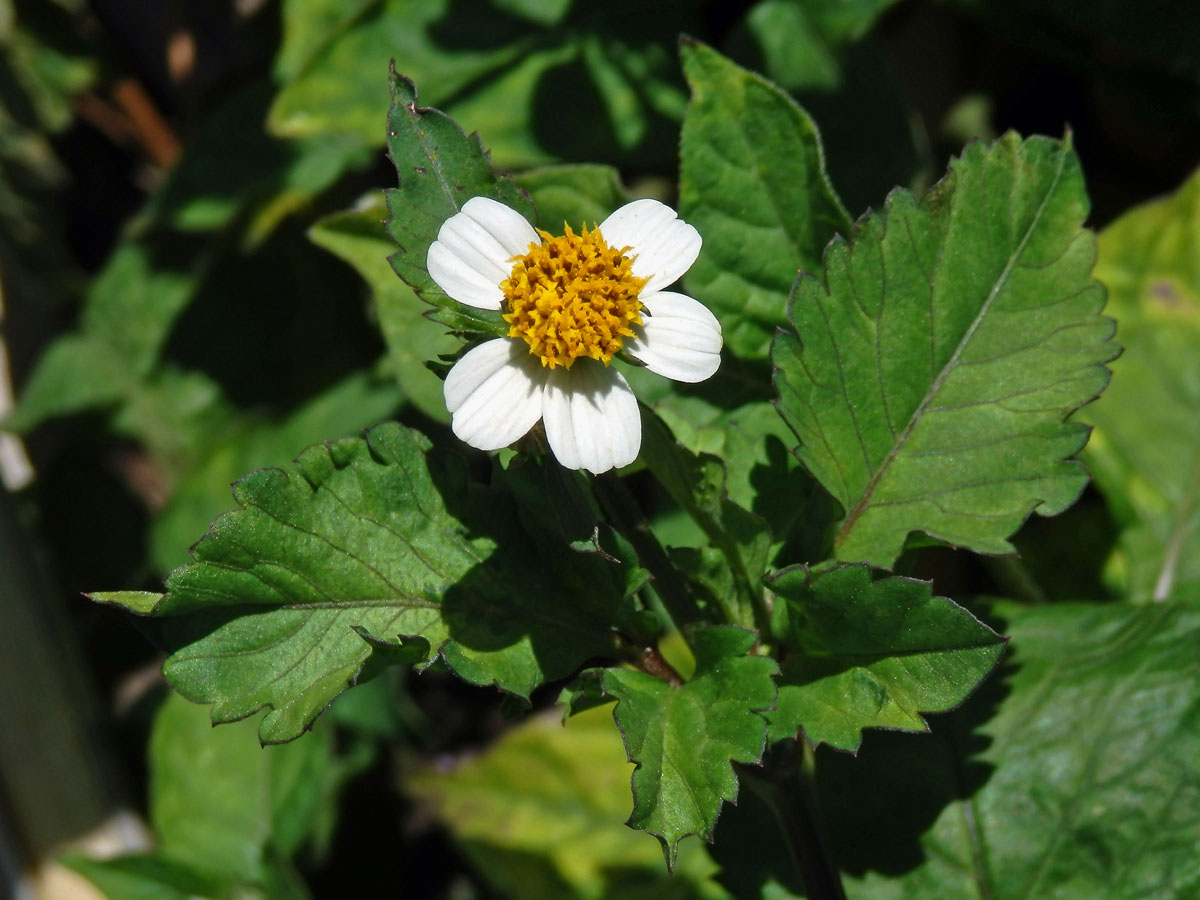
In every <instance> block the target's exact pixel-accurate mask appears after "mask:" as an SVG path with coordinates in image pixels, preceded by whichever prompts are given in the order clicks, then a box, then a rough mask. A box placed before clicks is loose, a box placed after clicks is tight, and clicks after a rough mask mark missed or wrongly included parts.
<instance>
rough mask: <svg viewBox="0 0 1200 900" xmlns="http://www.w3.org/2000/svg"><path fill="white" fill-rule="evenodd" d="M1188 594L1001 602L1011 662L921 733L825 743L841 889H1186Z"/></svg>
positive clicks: (1195, 634) (1190, 892)
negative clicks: (1139, 600)
mask: <svg viewBox="0 0 1200 900" xmlns="http://www.w3.org/2000/svg"><path fill="white" fill-rule="evenodd" d="M1196 599H1197V597H1196V596H1195V595H1191V596H1189V597H1188V598H1186V602H1184V603H1173V602H1168V603H1163V604H1154V605H1145V606H1130V605H1128V604H1103V605H1100V604H1094V605H1088V604H1052V605H1047V606H1036V607H1021V606H1018V605H1016V604H1012V603H1005V604H1002V605H999V606H997V607H996V608H995V610H994V611H995V613H996V614H998V615H999V616H1000V617H1001V618H1002V619H1003V620H1005V622H1006V626H1005V630H1006V631H1008V632H1009V633H1010V634H1011V636H1012V641H1011V644H1010V647H1011V650H1012V665H1011V666H1006V667H1005V669H1004V670H1002V673H1003V674H1001V676H1000V678H998V679H994V680H993V681H992V682H990V683H989V685H988V686H985V687H984V689H983V690H982V691H980V693H979V694H977V695H976V696H975V697H973V698H971V700H969V701H968V702H967V704H966V705H964V706H963V707H962V709H960V710H958V711H956V712H954V713H952V714H950V715H948V716H945V717H938V719H937V720H936V721H934V722H933V726H934V727H933V735H932V736H928V737H925V736H921V737H913V736H910V735H892V734H886V733H880V734H872V735H871V736H870V738H869V739H868V740H867V741H866V742H865V743H864V745H863V748H862V751H861V752H860V753H859V755H858V757H857V758H852V757H850V756H847V755H845V754H828V755H824V754H819V755H818V759H817V786H818V790H819V797H820V804H821V807H822V810H823V812H824V815H825V817H826V825H827V827H828V832H829V837H830V844H831V846H833V847H834V848H836V851H837V855H838V862H839V864H840V865H841V867H842V870H843V872H845V873H846V876H845V887H846V894H847V896H848V897H849V898H850V900H876V898H888V900H910V898H911V900H925V898H929V897H939V898H941V897H944V898H952V900H953V898H968V897H969V898H978V897H991V898H994V900H1023V898H1034V897H1055V898H1061V900H1093V898H1096V897H1110V898H1113V900H1126V898H1128V900H1132V898H1137V897H1170V898H1174V897H1180V898H1182V897H1191V896H1194V895H1195V894H1196V892H1197V890H1198V889H1200V857H1197V855H1196V846H1197V842H1198V841H1200V815H1198V812H1197V811H1198V810H1200V779H1198V778H1197V773H1196V760H1197V759H1198V758H1200V729H1197V728H1196V696H1197V692H1198V691H1200V611H1198V609H1197V606H1196V604H1195V601H1196Z"/></svg>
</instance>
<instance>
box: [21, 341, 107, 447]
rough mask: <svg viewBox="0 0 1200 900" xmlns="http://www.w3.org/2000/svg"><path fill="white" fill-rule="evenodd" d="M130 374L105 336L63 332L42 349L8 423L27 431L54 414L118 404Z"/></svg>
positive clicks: (58, 414) (67, 413) (60, 414)
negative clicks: (64, 333) (102, 339)
mask: <svg viewBox="0 0 1200 900" xmlns="http://www.w3.org/2000/svg"><path fill="white" fill-rule="evenodd" d="M130 378H131V376H130V373H129V371H128V369H127V368H126V366H125V361H124V360H123V359H121V357H120V356H118V355H117V354H116V352H114V350H113V349H112V347H110V346H108V345H107V344H105V343H104V342H103V341H100V340H98V339H96V338H95V337H93V336H91V335H84V334H67V335H63V336H62V337H60V338H58V339H57V340H56V341H54V342H53V343H52V344H50V345H49V346H48V347H47V348H46V349H45V351H43V353H42V355H41V358H40V359H39V360H38V363H37V367H36V368H35V369H34V370H33V373H32V374H31V375H30V376H29V380H28V381H27V382H26V383H25V386H24V388H23V389H22V391H21V396H20V403H19V404H18V406H17V408H16V411H15V412H13V414H12V415H11V416H9V417H8V418H6V419H5V420H4V423H3V424H4V427H5V428H6V429H8V430H10V431H16V432H26V431H30V430H31V429H33V428H34V427H35V426H36V425H38V424H39V423H40V422H43V421H45V420H46V419H50V418H53V417H55V416H63V415H69V414H70V413H74V412H79V411H80V410H84V409H92V408H94V407H97V406H107V405H109V404H115V403H116V402H117V401H119V400H120V399H121V397H122V396H124V394H125V392H126V390H128V385H129V381H130Z"/></svg>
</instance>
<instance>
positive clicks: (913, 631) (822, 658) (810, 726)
mask: <svg viewBox="0 0 1200 900" xmlns="http://www.w3.org/2000/svg"><path fill="white" fill-rule="evenodd" d="M770 584H771V588H772V589H773V590H774V591H775V592H776V593H777V594H778V597H779V599H778V600H777V601H776V602H777V603H781V604H786V621H787V625H786V628H785V629H783V631H784V633H783V634H780V635H778V636H779V638H780V639H781V640H782V642H783V644H784V646H785V648H786V654H787V655H786V656H785V658H784V662H783V674H782V677H781V679H780V687H779V703H778V707H777V709H776V711H775V712H772V713H769V714H768V716H767V718H768V720H769V721H770V739H771V741H772V742H774V741H778V740H782V739H784V738H790V737H795V736H797V735H798V734H800V733H801V732H803V734H804V736H805V737H806V738H807V739H808V740H809V741H810V742H811V743H812V744H813V745H814V746H816V745H818V744H822V743H825V744H829V745H830V746H831V747H836V748H838V749H840V750H850V751H854V750H857V749H858V747H859V744H860V743H861V742H862V729H864V728H893V729H897V730H900V731H927V730H928V727H927V726H926V724H925V719H924V718H922V716H921V713H923V712H944V711H946V710H948V709H952V708H954V707H955V706H957V705H958V704H960V703H961V702H962V701H963V700H964V699H965V698H966V697H967V695H968V694H970V693H971V692H972V691H973V690H974V689H975V688H976V686H977V685H978V684H979V682H980V681H982V680H983V679H984V678H986V677H987V675H988V673H989V672H991V671H992V669H993V668H995V666H996V663H997V662H998V661H999V660H1000V656H1001V654H1003V652H1004V643H1005V641H1004V638H1002V637H1001V636H1000V635H998V634H996V633H995V632H994V631H992V630H991V629H990V628H988V627H987V626H986V625H984V624H982V623H981V622H979V621H978V620H977V619H976V618H975V617H974V616H972V615H971V614H970V613H969V612H967V611H966V610H965V609H963V608H962V607H961V606H957V605H955V604H954V603H953V602H951V601H950V600H947V599H946V598H945V597H934V596H933V592H932V591H931V590H930V585H929V583H928V582H924V581H915V580H913V579H910V578H885V579H882V580H880V581H872V580H871V570H870V568H868V567H867V566H844V567H842V568H839V569H833V570H831V571H829V572H826V573H825V574H823V575H821V576H819V577H816V578H812V577H810V575H809V573H808V572H807V571H805V570H804V569H802V568H799V567H797V568H793V569H788V570H786V571H784V572H781V573H779V574H778V575H777V576H775V578H774V579H773V580H772V581H771V582H770Z"/></svg>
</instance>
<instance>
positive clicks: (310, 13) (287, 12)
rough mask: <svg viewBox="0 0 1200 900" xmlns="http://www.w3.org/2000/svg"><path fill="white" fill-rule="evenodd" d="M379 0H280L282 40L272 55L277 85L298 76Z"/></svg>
mask: <svg viewBox="0 0 1200 900" xmlns="http://www.w3.org/2000/svg"><path fill="white" fill-rule="evenodd" d="M379 2H380V0H283V3H282V4H281V13H282V19H283V40H282V41H281V42H280V46H279V52H278V53H277V54H276V56H275V74H276V75H277V76H278V77H279V80H280V81H281V82H284V83H286V82H287V81H289V80H291V79H293V78H295V77H296V76H297V75H299V74H300V73H301V72H302V71H303V70H304V68H305V66H307V65H308V64H309V63H310V62H311V61H312V59H313V57H314V56H316V55H317V53H319V52H320V51H321V50H322V49H323V48H324V47H326V46H327V45H328V44H329V43H330V42H331V41H333V40H336V39H337V38H338V37H339V36H341V35H342V34H344V33H345V32H346V30H347V29H348V28H350V27H351V26H352V25H353V24H354V22H355V20H356V19H358V18H360V17H361V16H362V15H363V14H364V13H366V12H367V11H368V10H370V9H371V7H373V6H377V5H378V4H379Z"/></svg>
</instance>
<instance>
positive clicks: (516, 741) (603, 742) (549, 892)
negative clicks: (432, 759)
mask: <svg viewBox="0 0 1200 900" xmlns="http://www.w3.org/2000/svg"><path fill="white" fill-rule="evenodd" d="M611 702H612V701H611V699H610V700H609V701H607V704H606V708H604V709H590V710H588V711H587V712H582V713H579V714H578V715H575V716H573V717H571V718H570V719H568V720H567V721H566V723H565V727H564V724H563V723H561V721H560V717H559V716H558V715H555V714H554V713H552V712H551V713H549V714H546V715H541V716H538V717H535V718H531V719H529V720H527V721H526V722H523V723H522V724H520V725H518V726H517V727H516V728H513V729H512V730H510V731H508V732H506V733H505V734H504V735H503V736H502V737H501V738H500V739H499V740H498V741H497V742H496V743H495V744H493V745H492V746H490V747H489V748H488V749H487V750H486V751H485V752H484V753H482V754H478V755H477V754H471V755H469V756H466V757H464V758H460V759H458V760H457V761H455V763H454V764H453V766H450V765H448V764H446V762H443V763H441V764H439V765H438V766H436V767H429V768H423V769H418V770H414V771H410V772H409V773H408V774H407V776H406V777H405V781H404V786H405V789H406V790H407V791H408V792H409V793H411V794H414V795H415V796H416V797H417V799H418V801H419V802H420V804H421V806H422V807H424V808H426V809H428V810H430V811H431V812H432V814H433V816H434V817H435V818H436V819H437V820H438V821H439V822H441V823H442V824H444V825H445V826H446V827H447V828H448V829H449V830H450V832H451V834H453V835H454V837H455V839H456V841H457V842H458V844H459V846H461V847H462V849H463V851H464V852H465V853H466V855H467V856H468V857H469V858H470V859H471V861H472V862H473V863H474V864H475V866H476V868H477V869H478V870H480V871H481V872H482V873H483V875H484V876H485V878H486V879H487V880H488V881H489V882H490V883H491V884H492V885H493V886H494V887H495V888H496V889H497V890H498V891H500V892H501V893H502V894H503V895H504V896H511V897H537V898H538V900H575V898H592V900H618V898H620V900H628V898H645V900H656V898H657V900H665V898H672V900H693V898H700V897H713V898H716V897H724V896H725V893H724V892H723V891H722V890H720V888H718V887H717V886H716V885H714V884H712V883H711V881H710V880H709V878H710V875H711V874H712V870H713V864H712V861H711V860H710V859H709V858H708V855H707V854H706V853H705V852H704V851H703V849H702V848H701V847H700V846H693V845H685V846H684V847H683V848H682V852H681V853H680V856H679V860H678V863H677V865H676V867H675V871H674V873H673V874H672V875H668V874H667V872H666V871H664V869H663V866H662V855H661V853H660V852H659V850H658V849H657V848H656V847H655V846H654V844H653V843H652V842H650V841H647V840H646V839H645V837H643V836H642V835H639V834H637V833H635V832H633V831H631V830H630V829H628V828H625V827H623V826H622V821H623V820H624V818H625V816H626V815H627V814H628V808H629V805H628V799H627V798H628V793H627V790H628V785H629V778H628V772H629V767H628V764H627V763H626V761H625V753H624V750H623V748H622V746H621V738H620V736H619V735H618V734H617V730H616V729H615V728H614V727H613V720H612V712H611V708H609V706H608V704H611Z"/></svg>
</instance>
